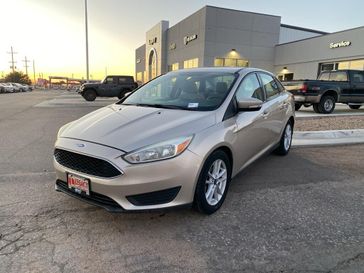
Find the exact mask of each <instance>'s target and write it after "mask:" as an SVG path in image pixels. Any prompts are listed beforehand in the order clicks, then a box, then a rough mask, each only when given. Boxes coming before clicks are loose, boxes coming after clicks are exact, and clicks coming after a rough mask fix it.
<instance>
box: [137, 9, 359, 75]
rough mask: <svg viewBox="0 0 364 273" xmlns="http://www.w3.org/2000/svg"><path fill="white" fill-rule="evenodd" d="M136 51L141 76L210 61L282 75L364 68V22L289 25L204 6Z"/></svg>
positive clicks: (153, 32) (152, 34) (156, 30)
mask: <svg viewBox="0 0 364 273" xmlns="http://www.w3.org/2000/svg"><path fill="white" fill-rule="evenodd" d="M145 41H146V42H145V44H144V45H142V46H140V47H139V48H137V49H136V51H135V73H136V79H137V80H138V81H140V82H146V81H148V80H150V79H152V78H154V77H156V76H158V75H160V74H163V73H166V72H168V71H172V70H178V69H182V68H193V67H206V66H236V67H257V68H261V69H265V70H268V71H271V72H273V73H274V74H276V75H277V76H278V78H280V79H281V80H292V79H314V78H316V77H317V75H318V74H319V73H320V72H321V71H327V70H338V69H361V70H363V69H364V26H362V27H358V28H354V29H349V30H344V31H339V32H335V33H326V32H323V31H318V30H313V29H307V28H303V27H297V26H291V25H285V24H282V23H281V17H280V16H275V15H268V14H260V13H253V12H246V11H238V10H232V9H226V8H219V7H213V6H205V7H203V8H202V9H200V10H198V11H197V12H195V13H193V14H192V15H190V16H188V17H187V18H185V19H184V20H182V21H181V22H179V23H177V24H176V25H174V26H172V27H170V26H169V22H168V21H161V22H159V23H158V24H157V25H155V26H154V27H152V28H151V29H150V30H148V31H147V33H146V36H145Z"/></svg>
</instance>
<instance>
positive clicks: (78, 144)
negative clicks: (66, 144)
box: [76, 143, 86, 148]
mask: <svg viewBox="0 0 364 273" xmlns="http://www.w3.org/2000/svg"><path fill="white" fill-rule="evenodd" d="M76 146H77V147H79V148H83V147H85V146H86V145H85V144H83V143H77V144H76Z"/></svg>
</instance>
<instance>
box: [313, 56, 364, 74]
mask: <svg viewBox="0 0 364 273" xmlns="http://www.w3.org/2000/svg"><path fill="white" fill-rule="evenodd" d="M319 68H320V69H319V72H324V71H335V70H341V69H353V70H355V69H356V70H364V59H360V60H351V61H342V62H331V63H322V64H320V67H319Z"/></svg>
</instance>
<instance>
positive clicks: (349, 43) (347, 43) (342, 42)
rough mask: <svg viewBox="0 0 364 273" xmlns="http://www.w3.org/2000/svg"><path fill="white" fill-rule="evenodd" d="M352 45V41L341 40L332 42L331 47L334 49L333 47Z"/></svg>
mask: <svg viewBox="0 0 364 273" xmlns="http://www.w3.org/2000/svg"><path fill="white" fill-rule="evenodd" d="M350 45H351V42H350V41H341V42H338V43H330V48H331V49H333V48H338V47H347V46H350Z"/></svg>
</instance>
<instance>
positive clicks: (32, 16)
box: [0, 0, 364, 80]
mask: <svg viewBox="0 0 364 273" xmlns="http://www.w3.org/2000/svg"><path fill="white" fill-rule="evenodd" d="M310 3H311V5H310ZM341 3H342V2H339V1H337V0H336V1H331V2H330V14H327V13H324V10H325V9H327V4H326V3H317V2H314V1H312V0H310V1H305V2H302V3H294V4H293V5H292V3H291V2H290V1H286V0H285V1H281V2H280V3H271V2H270V1H267V0H259V1H255V2H254V3H251V2H248V1H239V2H238V1H232V0H227V1H217V0H212V1H208V0H203V1H192V0H187V1H184V2H183V3H181V2H178V1H167V0H160V1H154V2H149V1H142V0H139V1H134V2H133V3H126V2H120V1H116V0H108V1H103V2H101V1H94V0H89V1H88V23H89V56H90V57H89V59H90V80H100V79H102V78H103V77H104V76H105V75H106V74H126V75H133V76H135V75H134V74H135V60H134V59H135V49H136V48H138V47H139V46H141V45H143V44H144V43H145V33H146V31H147V30H149V29H150V28H151V27H152V26H154V25H155V24H157V23H158V22H160V21H161V20H167V21H169V23H170V26H173V25H175V24H176V23H178V22H179V21H181V20H183V19H184V18H186V17H188V16H189V15H191V14H192V13H194V12H196V11H197V10H199V9H201V8H202V7H204V6H206V5H210V6H217V7H222V8H229V9H235V10H243V11H249V12H255V13H264V14H270V15H277V16H280V17H281V23H282V24H288V25H294V26H299V27H303V28H309V29H315V30H320V31H325V32H337V31H342V30H346V29H351V28H355V27H360V26H363V25H364V22H363V20H362V19H361V16H360V10H361V9H360V8H357V7H360V6H362V7H363V8H364V2H362V1H358V0H352V1H350V3H351V5H345V6H342V4H341ZM313 5H314V6H315V7H316V8H315V9H314V10H313V9H312V6H313ZM353 6H355V7H356V8H355V10H352V9H353V8H351V7H353ZM140 7H142V8H140ZM161 7H163V9H161ZM2 9H3V13H2V16H1V18H0V23H1V25H2V26H5V27H6V28H4V30H3V32H2V34H3V42H2V43H1V45H0V73H1V74H0V75H1V76H2V75H4V76H5V75H6V74H8V73H9V72H10V71H11V69H10V64H9V61H10V58H11V57H10V55H9V54H7V52H9V51H10V47H11V46H12V47H13V48H14V51H15V52H17V54H16V55H15V56H14V58H15V61H16V66H17V71H22V72H25V67H24V62H23V60H24V57H25V56H26V57H27V59H28V60H30V62H29V63H28V65H29V66H30V67H29V68H28V70H29V72H28V73H29V76H30V78H31V79H32V80H33V69H32V60H35V70H36V78H38V76H39V73H43V75H44V78H48V76H64V77H73V78H86V64H85V58H86V57H85V29H84V1H83V0H78V1H72V0H56V1H45V0H43V1H36V0H14V1H6V2H3V3H2ZM297 10H300V12H297ZM308 10H310V12H311V13H312V14H310V15H309V18H316V19H315V21H314V22H312V21H308V20H307V14H308V12H307V11H308ZM349 10H350V12H351V13H352V14H353V15H352V16H350V17H349V18H345V20H340V19H341V17H342V16H343V14H347V13H346V12H347V11H349ZM14 11H16V12H15V15H14ZM320 14H321V16H319V15H320ZM322 14H325V17H323V16H322ZM14 16H15V20H16V23H13V24H10V26H7V25H9V22H14ZM328 22H330V23H328Z"/></svg>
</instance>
